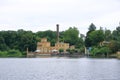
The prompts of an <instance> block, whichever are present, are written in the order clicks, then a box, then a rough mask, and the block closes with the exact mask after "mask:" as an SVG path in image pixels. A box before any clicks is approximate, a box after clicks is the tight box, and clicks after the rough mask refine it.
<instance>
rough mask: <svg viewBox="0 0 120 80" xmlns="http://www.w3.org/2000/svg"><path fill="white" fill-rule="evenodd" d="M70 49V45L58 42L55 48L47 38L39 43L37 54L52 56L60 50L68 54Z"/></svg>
mask: <svg viewBox="0 0 120 80" xmlns="http://www.w3.org/2000/svg"><path fill="white" fill-rule="evenodd" d="M69 48H70V47H69V43H63V42H57V43H55V46H51V43H50V42H48V41H47V38H42V39H41V41H40V42H38V43H37V50H36V52H37V53H39V54H51V53H53V52H59V49H63V51H64V52H66V50H67V49H69Z"/></svg>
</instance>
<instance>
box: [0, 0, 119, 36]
mask: <svg viewBox="0 0 120 80" xmlns="http://www.w3.org/2000/svg"><path fill="white" fill-rule="evenodd" d="M119 21H120V0H0V30H18V29H24V30H32V31H33V32H36V31H44V30H56V24H60V31H63V30H66V29H68V28H69V27H73V26H75V27H77V28H78V29H79V31H80V33H83V34H85V33H86V32H87V31H88V27H89V25H90V24H91V23H94V24H95V25H96V27H97V29H99V27H100V26H101V27H103V28H105V27H106V28H107V29H111V30H114V29H115V28H116V27H117V26H118V25H119Z"/></svg>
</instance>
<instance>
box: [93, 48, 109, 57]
mask: <svg viewBox="0 0 120 80" xmlns="http://www.w3.org/2000/svg"><path fill="white" fill-rule="evenodd" d="M110 52H111V50H110V49H109V48H108V47H97V48H93V49H92V50H91V54H92V55H93V56H107V54H109V53H110Z"/></svg>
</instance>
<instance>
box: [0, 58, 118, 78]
mask: <svg viewBox="0 0 120 80" xmlns="http://www.w3.org/2000/svg"><path fill="white" fill-rule="evenodd" d="M0 80H120V60H118V59H92V58H0Z"/></svg>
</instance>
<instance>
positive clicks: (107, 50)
mask: <svg viewBox="0 0 120 80" xmlns="http://www.w3.org/2000/svg"><path fill="white" fill-rule="evenodd" d="M85 46H86V47H87V49H89V51H90V55H93V56H101V55H103V56H108V55H110V54H114V53H116V52H117V51H120V26H118V27H116V29H115V30H113V31H111V30H109V29H103V28H102V27H100V29H98V30H96V26H95V25H94V24H93V23H91V25H90V26H89V28H88V32H87V33H86V39H85Z"/></svg>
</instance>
